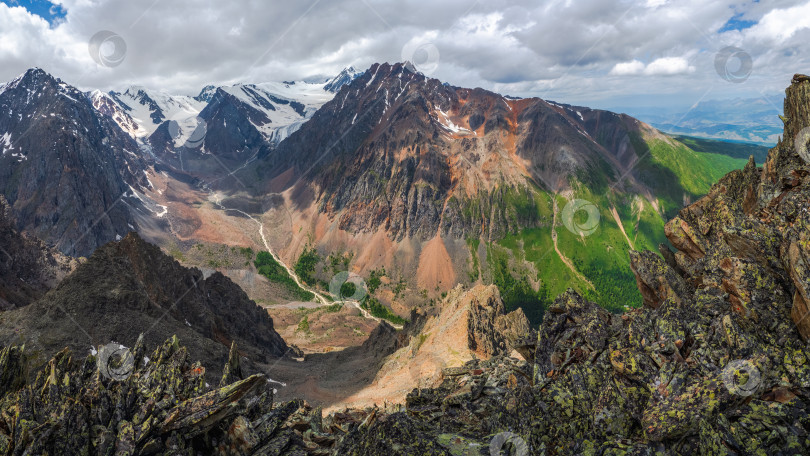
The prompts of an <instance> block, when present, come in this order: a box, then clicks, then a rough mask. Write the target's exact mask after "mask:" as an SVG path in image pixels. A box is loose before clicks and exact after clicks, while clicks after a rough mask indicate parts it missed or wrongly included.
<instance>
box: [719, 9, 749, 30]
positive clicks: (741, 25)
mask: <svg viewBox="0 0 810 456" xmlns="http://www.w3.org/2000/svg"><path fill="white" fill-rule="evenodd" d="M742 17H743V15H742V13H740V14H736V15H734V16H733V17H732V18H731V19H729V20H728V22H726V23H725V24H723V27H721V28H720V30H719V31H718V33H723V32H728V31H730V30H745V29H747V28H750V27H753V26H755V25H756V24H757V21H747V20H745V19H743V18H742Z"/></svg>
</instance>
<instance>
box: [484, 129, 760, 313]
mask: <svg viewBox="0 0 810 456" xmlns="http://www.w3.org/2000/svg"><path fill="white" fill-rule="evenodd" d="M634 145H635V146H636V147H637V150H641V151H644V152H643V153H644V155H645V157H644V158H643V159H642V160H641V161H640V162H639V164H638V165H637V171H638V173H639V174H640V175H641V180H642V182H644V183H645V184H646V185H648V186H649V187H650V188H652V189H653V190H654V192H655V194H656V195H658V200H657V201H654V203H656V204H655V205H654V204H653V202H650V201H647V200H646V199H644V198H642V197H641V196H638V195H627V194H620V193H618V192H616V191H614V190H612V189H610V187H607V190H606V188H605V186H603V185H593V184H592V183H589V185H585V184H583V183H582V182H581V181H580V180H579V179H577V178H573V179H572V182H571V185H572V188H573V194H574V196H573V198H575V199H582V200H586V201H589V202H591V203H593V204H594V205H595V206H596V208H597V209H598V213H599V223H598V225H597V227H596V229H595V231H594V232H593V233H591V234H589V235H587V236H581V235H578V234H575V233H573V232H571V231H569V230H568V229H567V228H566V226H565V225H564V223H563V221H562V220H561V212H562V211H563V208H564V207H565V206H566V204H568V200H566V198H564V197H562V196H559V195H557V196H552V195H548V194H545V193H543V192H541V191H539V190H536V191H535V194H534V198H533V199H534V201H535V202H536V203H537V205H536V206H537V207H536V210H537V212H538V214H537V217H538V219H540V220H543V221H547V223H546V226H543V227H540V228H531V229H524V230H521V231H520V232H518V233H512V234H509V235H507V236H506V237H504V238H503V239H501V240H498V241H495V242H490V243H487V245H486V253H487V255H486V258H485V259H481V258H478V256H477V255H476V254H475V252H476V251H477V250H478V248H477V245H478V242H473V241H469V242H468V244H469V245H470V247H471V256H472V258H473V259H472V260H471V261H470V264H471V265H473V266H474V267H476V268H480V269H481V277H482V278H483V280H484V282H487V283H495V284H496V285H498V287H499V288H500V289H501V294H502V296H503V298H504V301H505V303H506V306H507V309H509V310H512V309H514V308H516V307H521V308H523V309H524V311H525V312H526V314H527V316H529V319H530V320H531V321H532V323H533V324H537V323H539V322H540V321H541V319H542V314H543V310H544V308H545V307H547V306H548V304H549V303H550V302H551V300H552V299H553V297H554V296H557V295H558V294H559V293H562V292H563V291H565V290H566V289H567V288H568V287H572V288H574V289H576V290H577V291H579V292H580V293H583V294H584V295H585V296H587V297H588V298H589V299H592V300H593V301H595V302H597V303H599V304H601V305H602V306H604V307H605V308H607V309H608V310H610V311H612V312H621V311H623V310H625V309H626V308H630V307H637V306H640V305H641V296H640V295H639V292H638V290H637V288H636V283H635V278H634V276H633V274H632V272H631V270H630V264H629V260H628V251H629V250H630V249H631V244H632V248H633V249H635V250H653V251H657V246H658V244H659V243H661V242H666V238H665V236H664V223H665V220H668V219H669V218H670V217H671V215H673V214H674V213H675V212H676V211H677V210H679V209H680V208H681V207H682V206H683V204H684V202H686V201H690V200H691V201H694V200H695V199H697V198H699V197H700V196H702V195H704V194H706V193H707V192H708V191H709V189H710V188H711V186H712V185H713V184H714V183H715V182H717V180H718V179H719V178H720V177H722V176H724V175H725V174H727V173H728V172H729V171H732V170H734V169H739V168H742V167H743V166H744V165H745V163H746V160H744V159H738V158H733V157H730V156H728V155H722V154H713V153H704V152H696V151H694V150H692V149H690V148H689V147H687V146H686V145H684V144H683V143H680V142H678V141H665V140H661V139H656V140H651V141H644V140H643V139H641V138H635V139H634ZM593 187H598V188H596V189H594V188H593ZM552 197H555V198H556V199H557V205H558V211H559V213H558V216H557V217H558V220H557V226H556V228H555V230H556V233H557V239H558V246H559V249H560V251H561V253H562V254H563V255H564V256H565V257H567V258H568V259H570V260H571V262H572V263H573V265H574V267H575V269H576V271H577V272H578V273H580V274H581V275H582V276H584V277H585V279H586V280H587V281H588V282H590V284H593V288H592V287H591V286H590V284H589V283H586V282H585V281H584V280H582V279H580V278H579V277H578V275H577V274H575V273H574V272H573V271H571V270H570V269H569V268H568V266H566V264H565V263H564V262H563V261H562V260H561V258H560V256H559V255H558V254H557V253H556V251H555V250H554V245H553V242H552V237H551V229H552V228H551V218H552V215H551V214H552V212H553V209H552V208H553V204H552V200H551V198H552ZM656 205H657V207H658V209H656V207H655V206H656ZM613 208H615V210H616V212H617V213H618V216H619V220H620V221H621V224H622V226H623V227H624V231H625V232H626V233H627V237H628V238H629V241H628V239H627V238H625V235H624V234H623V233H622V230H621V229H620V227H619V225H618V224H617V222H616V220H615V218H614V217H613V214H612V209H613ZM662 212H663V213H662ZM585 218H587V214H586V213H584V212H582V211H580V212H578V213H576V214H575V222H577V223H578V224H584V223H585V222H586V220H585ZM482 242H483V241H482ZM473 247H474V248H473ZM473 272H475V273H476V274H475V275H477V271H471V276H472V275H473Z"/></svg>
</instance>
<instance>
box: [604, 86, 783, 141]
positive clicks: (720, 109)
mask: <svg viewBox="0 0 810 456" xmlns="http://www.w3.org/2000/svg"><path fill="white" fill-rule="evenodd" d="M782 101H783V98H782V97H781V96H762V97H760V98H750V99H741V98H737V99H732V100H709V101H701V102H699V103H697V104H696V105H695V106H694V107H692V108H691V109H688V110H673V109H667V108H665V107H654V108H653V107H648V108H643V107H636V108H616V110H617V111H620V112H626V113H628V114H630V115H633V116H635V117H638V118H639V119H642V120H644V121H645V122H647V123H649V124H650V125H652V126H653V127H655V128H657V129H659V130H661V131H663V132H666V133H673V134H679V135H688V136H696V137H701V138H712V139H722V140H727V141H738V142H749V143H755V144H760V145H765V146H768V147H772V146H774V145H775V144H776V140H777V139H778V137H779V136H780V135H781V134H782V129H783V127H784V125H783V124H782V121H781V120H780V119H779V116H780V115H781V114H782V108H781V106H782Z"/></svg>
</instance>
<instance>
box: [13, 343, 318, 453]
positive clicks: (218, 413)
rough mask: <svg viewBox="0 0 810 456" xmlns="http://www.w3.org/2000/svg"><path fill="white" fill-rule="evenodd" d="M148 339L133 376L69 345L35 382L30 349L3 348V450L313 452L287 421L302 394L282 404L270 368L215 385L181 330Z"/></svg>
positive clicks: (135, 357)
mask: <svg viewBox="0 0 810 456" xmlns="http://www.w3.org/2000/svg"><path fill="white" fill-rule="evenodd" d="M142 344H143V338H140V339H139V342H138V345H137V346H136V347H135V348H134V349H133V350H132V351H131V352H130V355H131V356H132V366H133V369H132V371H129V372H127V373H126V375H115V376H114V377H112V378H111V377H109V372H110V371H106V370H104V369H103V368H102V364H100V363H99V359H100V358H99V357H100V356H102V354H101V353H99V354H98V355H97V356H96V355H90V356H88V357H87V358H85V359H74V358H73V354H72V353H71V352H70V351H69V350H67V349H65V350H63V351H61V352H59V353H58V354H57V355H56V356H55V357H54V358H53V359H51V360H50V362H49V363H48V365H47V366H46V367H45V368H44V369H43V370H41V371H40V372H39V374H38V375H37V377H36V380H35V381H34V382H32V383H30V384H25V375H24V371H25V359H24V354H25V351H24V349H23V348H19V347H6V348H3V349H2V350H0V454H52V455H61V454H64V455H74V454H105V455H107V454H116V455H137V454H166V455H169V454H172V455H174V454H190V455H196V454H222V455H233V454H275V455H299V454H306V453H305V452H304V450H305V444H304V441H303V440H302V439H301V437H300V436H299V435H298V434H296V432H295V431H293V430H292V429H290V428H289V427H288V426H285V422H286V420H287V418H288V417H289V416H291V415H292V414H293V413H294V412H295V411H296V410H298V409H299V408H300V407H301V406H302V403H301V402H298V401H294V402H291V403H287V404H273V390H272V388H271V387H270V386H269V385H268V384H267V382H266V380H265V378H264V376H262V375H254V376H251V377H248V378H246V379H244V380H240V381H237V382H235V383H231V384H227V385H224V386H222V387H220V388H214V389H210V388H208V387H207V385H206V384H205V382H204V369H203V368H202V367H201V366H200V365H199V363H194V364H192V363H190V362H189V360H188V356H187V352H186V349H185V348H182V347H180V345H179V342H178V340H177V339H176V338H172V339H169V340H167V341H166V342H165V343H164V344H163V345H162V346H160V347H158V348H157V349H156V350H155V352H154V353H153V354H152V355H151V356H150V357H145V356H144V349H143V345H142ZM234 351H235V347H234ZM118 372H120V371H118Z"/></svg>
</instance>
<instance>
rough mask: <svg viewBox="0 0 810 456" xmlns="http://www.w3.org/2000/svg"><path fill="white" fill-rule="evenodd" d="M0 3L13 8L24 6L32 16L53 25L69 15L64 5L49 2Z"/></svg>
mask: <svg viewBox="0 0 810 456" xmlns="http://www.w3.org/2000/svg"><path fill="white" fill-rule="evenodd" d="M0 3H5V4H6V5H8V6H11V7H14V6H22V7H23V8H25V9H27V10H28V12H30V13H31V14H36V15H37V16H39V17H41V18H43V19H45V20H46V21H48V23H49V24H51V25H54V23H56V22H58V21H60V20H61V19H64V17H65V15H66V14H67V10H65V8H63V7H62V5H55V4H53V3H51V2H49V1H48V0H0Z"/></svg>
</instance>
